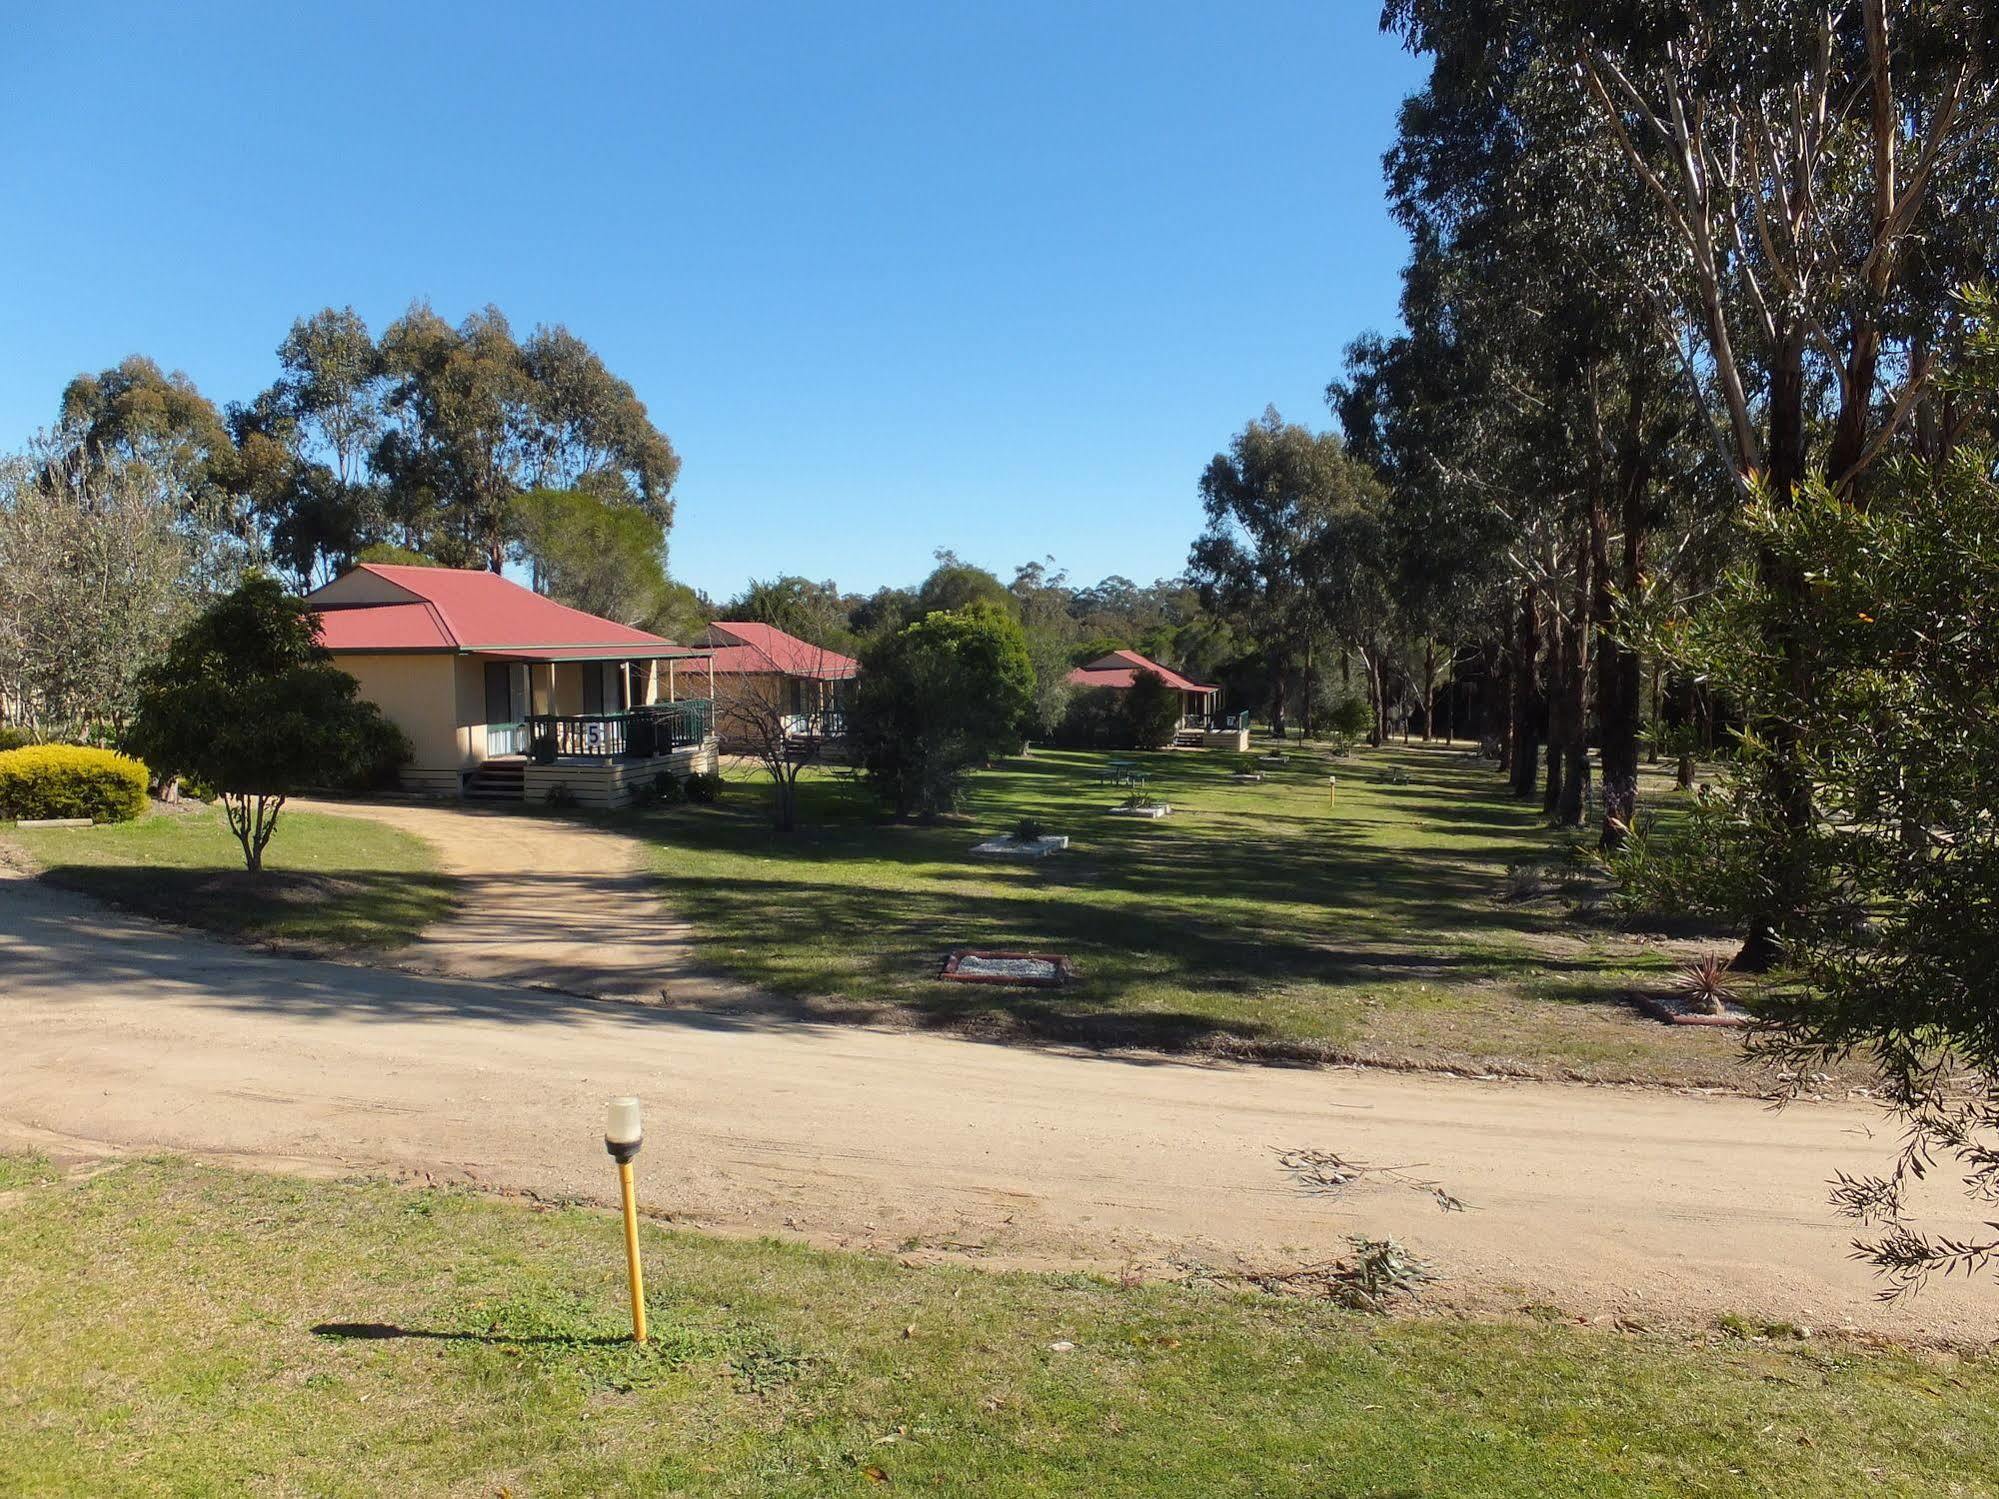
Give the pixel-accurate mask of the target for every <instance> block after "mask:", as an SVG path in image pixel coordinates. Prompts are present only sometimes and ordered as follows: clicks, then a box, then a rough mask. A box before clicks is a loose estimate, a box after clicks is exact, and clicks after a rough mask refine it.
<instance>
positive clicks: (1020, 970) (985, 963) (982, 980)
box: [940, 948, 1076, 989]
mask: <svg viewBox="0 0 1999 1499" xmlns="http://www.w3.org/2000/svg"><path fill="white" fill-rule="evenodd" d="M940 976H941V977H943V978H947V979H949V980H951V981H952V982H953V983H956V984H1019V985H1024V986H1026V987H1028V988H1030V989H1059V988H1061V987H1062V986H1063V985H1064V984H1066V983H1068V982H1069V981H1070V980H1071V979H1072V978H1074V977H1075V976H1076V965H1075V964H1074V963H1072V962H1070V961H1069V960H1068V959H1067V958H1065V957H1062V956H1061V955H1059V954H1057V953H1036V952H979V951H975V950H973V949H970V948H960V949H958V950H957V951H955V952H953V953H952V954H951V955H950V956H949V957H947V958H946V959H945V960H944V970H943V973H942V974H941V975H940Z"/></svg>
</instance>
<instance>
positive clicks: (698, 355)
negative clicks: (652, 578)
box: [0, 0, 1417, 597]
mask: <svg viewBox="0 0 1999 1499" xmlns="http://www.w3.org/2000/svg"><path fill="white" fill-rule="evenodd" d="M1375 15H1376V7H1375V5H1374V4H1372V3H1368V0H1358V3H1357V0H1313V3H1307V0H1297V3H1290V0H1286V3H1268V4H1258V3H1233V0H1231V3H1222V0H1213V3H1208V4H1204V5H1199V6H1195V5H1174V4H1161V3H1146V4H1139V3H1128V4H1116V5H1112V4H1073V3H1062V4H1052V3H1049V4H1043V3H1030V4H1024V5H1018V6H1007V7H1000V6H987V5H973V4H969V3H966V4H956V3H928V4H907V5H889V4H862V5H834V4H828V3H825V0H801V3H791V4H774V3H758V0H740V3H703V4H698V5H697V4H692V3H680V4H673V5H664V4H662V5H658V6H639V5H634V6H630V7H612V6H593V5H575V6H569V5H561V6H557V5H544V4H519V5H499V4H482V5H478V6H471V5H424V4H410V3H404V4H394V5H388V4H384V5H342V6H337V7H336V6H332V5H328V6H324V7H318V8H315V7H309V6H304V5H300V6H293V5H263V4H257V5H251V4H245V5H241V6H232V7H223V6H214V5H207V6H205V5H201V4H199V3H196V0H189V3H186V4H176V5H148V6H131V7H127V8H118V7H111V6H105V7H98V6H90V7H85V6H54V5H38V6H21V7H18V8H17V9H16V10H15V13H14V14H13V15H12V16H11V17H10V20H9V23H8V28H7V30H8V34H9V43H10V45H9V48H8V51H9V60H10V63H11V66H10V68H9V82H8V87H7V88H6V90H4V91H0V151H4V157H0V160H4V162H5V173H4V180H5V181H6V183H7V187H8V192H7V201H8V209H9V212H8V215H7V220H8V222H7V229H6V232H5V234H4V235H0V446H13V445H15V444H17V443H18V442H19V441H20V440H22V439H23V438H25V437H26V436H27V434H28V433H29V432H30V431H31V430H33V429H34V428H35V427H37V426H40V425H43V424H45V423H46V422H48V420H49V419H50V418H51V416H52V415H53V412H54V406H55V401H56V396H57V393H58V391H59V390H60V388H61V386H62V383H63V382H64V381H65V380H66V379H68V378H69V377H70V376H72V375H74V374H76V373H77V372H78V371H81V370H86V369H89V370H95V369H101V368H103V367H105V366H107V365H109V364H112V363H115V362H116V361H117V360H118V359H119V358H121V357H123V356H124V355H126V354H128V353H133V352H139V353H145V354H149V355H151V356H152V357H154V358H155V359H157V360H158V361H159V362H160V363H161V364H162V365H165V366H167V367H169V368H178V369H183V370H185V371H187V372H188V373H189V374H190V375H192V376H193V377H194V379H195V380H196V382H197V383H198V384H199V385H200V386H201V388H202V390H203V391H205V392H206V393H207V394H208V395H209V396H211V397H212V398H214V399H215V400H217V401H218V402H224V401H230V400H243V399H247V398H248V397H250V396H251V395H253V394H254V393H255V392H256V391H257V390H258V389H260V388H261V387H262V386H264V385H265V384H267V383H268V382H269V381H270V379H271V378H272V376H273V375H274V373H275V361H274V358H273V350H274V349H275V348H276V346H277V344H278V341H279V340H280V339H281V338H282V337H283V335H284V333H285V330H286V328H287V327H288V326H289V325H290V323H291V320H292V319H293V318H294V317H296V316H298V315H300V314H303V313H307V312H310V311H313V310H314V309H317V308H319V307H322V306H325V305H328V304H332V305H343V304H348V303H351V304H352V305H354V306H355V307H356V308H358V309H359V310H360V311H361V312H362V314H363V315H364V316H365V317H367V319H368V320H369V322H370V324H371V325H372V326H374V327H375V328H377V329H378V330H379V329H380V327H381V326H382V325H383V324H384V323H386V322H387V321H389V320H390V319H391V318H393V317H394V316H396V315H397V314H398V313H399V312H401V311H402V309H403V308H404V307H405V306H407V305H408V303H409V302H410V301H411V299H412V298H416V297H427V298H429V299H430V301H431V302H432V303H433V305H435V306H436V308H437V310H438V311H439V312H441V313H443V314H444V315H445V316H447V317H449V318H451V319H453V320H454V321H456V320H457V319H458V318H460V317H462V316H464V315H465V314H466V313H467V312H468V311H470V310H472V309H473V308H475V307H478V306H481V305H483V304H484V303H486V302H489V301H490V302H493V303H496V304H498V306H499V307H500V308H501V309H502V310H503V311H504V312H505V313H506V314H507V315H508V317H509V318H510V319H511V320H512V321H513V323H514V325H515V328H516V331H517V332H518V333H520V334H523V335H524V334H525V333H526V332H527V331H528V329H529V328H531V327H532V326H533V325H534V324H536V323H538V322H562V323H566V324H568V325H569V327H570V328H571V329H573V330H574V331H575V332H576V333H578V334H579V335H581V336H582V337H583V338H585V339H587V340H588V341H589V342H590V343H591V344H593V345H594V346H595V347H596V348H597V349H598V350H599V351H600V352H601V353H602V354H603V356H604V357H605V359H606V361H607V362H608V363H609V364H610V366H611V368H612V369H613V370H615V371H616V372H617V373H619V374H620V375H622V376H624V377H625V378H626V379H628V380H630V381H631V382H632V384H633V385H634V386H635V387H636V388H637V389H638V392H639V394H640V396H641V398H642V399H643V400H644V401H645V402H646V403H647V405H648V406H649V407H650V408H651V411H652V414H653V417H654V419H655V421H657V423H658V424H659V425H660V427H661V428H662V429H663V430H665V431H666V432H667V434H668V435H669V436H670V437H671V438H672V439H673V441H674V444H675V445H676V446H677V447H678V448H679V450H680V453H681V456H682V459H683V464H684V467H683V469H682V474H681V481H680V484H679V486H678V488H677V491H676V493H677V497H678V501H679V517H678V521H677V523H676V525H675V526H674V529H673V533H672V539H671V557H672V565H673V570H674V571H675V573H676V574H677V575H679V576H681V577H683V578H685V579H686V580H687V581H689V582H691V583H693V584H694V585H695V586H697V587H700V588H704V589H706V590H708V591H709V592H711V593H713V594H715V595H717V596H718V597H722V596H726V595H728V594H730V593H732V592H734V591H736V590H737V589H738V588H740V587H741V585H742V583H743V581H744V579H745V578H746V577H748V576H749V575H751V574H756V575H759V576H772V575H776V574H779V573H785V572H797V573H804V574H806V575H808V576H811V577H814V578H821V577H832V578H835V579H837V580H838V581H839V582H840V583H841V584H842V585H843V586H846V587H851V588H858V589H871V588H873V587H875V586H877V585H879V584H881V583H885V582H909V581H914V580H915V579H917V578H919V577H921V576H922V575H923V574H924V573H925V572H926V571H928V569H929V567H930V557H931V553H932V551H933V549H935V548H938V547H950V548H953V549H955V550H957V551H958V552H959V553H960V554H961V555H963V556H965V557H966V558H968V559H970V560H973V561H976V562H980V563H983V564H985V565H987V566H990V567H993V568H994V569H996V570H999V571H1002V572H1003V573H1004V572H1005V571H1006V570H1007V569H1009V568H1011V567H1012V566H1013V565H1014V564H1016V563H1019V562H1022V561H1026V560H1029V559H1032V558H1036V557H1040V556H1042V555H1044V554H1048V553H1053V554H1054V556H1055V557H1056V558H1057V560H1058V561H1059V562H1060V563H1061V564H1063V565H1064V566H1066V567H1068V568H1069V569H1070V571H1071V572H1072V574H1074V575H1075V576H1076V577H1077V578H1078V579H1080V580H1084V581H1094V580H1095V579H1096V578H1098V577H1101V576H1103V575H1104V574H1106V573H1110V572H1120V573H1124V574H1126V575H1128V576H1131V577H1134V578H1136V579H1138V580H1140V581H1141V582H1143V581H1149V580H1150V579H1152V578H1154V577H1156V576H1163V575H1171V574H1174V573H1177V572H1178V571H1179V570H1180V569H1181V567H1182V566H1183V564H1184V561H1185V557H1186V550H1187V545H1188V543H1189V542H1190V541H1191V540H1192V538H1193V536H1194V534H1195V533H1196V532H1197V531H1198V529H1199V526H1200V507H1199V502H1198V499H1197V496H1196V493H1195V482H1196V479H1197V477H1198V475H1199V473H1200V470H1201V467H1202V465H1203V464H1204V463H1205V461H1206V460H1207V458H1208V457H1209V456H1210V455H1211V454H1212V453H1214V452H1215V451H1216V450H1217V449H1218V448H1219V447H1221V446H1222V445H1223V444H1224V443H1225V442H1226V441H1227V439H1228V437H1229V435H1230V434H1231V433H1232V432H1233V431H1235V430H1236V429H1238V428H1239V427H1240V426H1241V425H1242V424H1243V423H1244V422H1245V421H1247V420H1248V419H1250V418H1252V417H1254V416H1256V415H1257V414H1258V413H1260V412H1261V411H1262V410H1263V407H1264V406H1265V404H1266V403H1274V404H1275V405H1276V406H1277V407H1278V408H1279V410H1281V411H1282V412H1284V413H1285V414H1286V415H1287V416H1289V417H1292V418H1294V419H1298V420H1306V421H1310V422H1312V423H1314V424H1315V425H1317V424H1323V423H1324V422H1326V421H1327V420H1328V417H1327V413H1326V411H1325V408H1324V405H1323V402H1322V397H1321V392H1322V390H1323V387H1324V385H1325V382H1326V380H1327V379H1328V378H1329V377H1330V376H1332V375H1333V374H1334V373H1336V371H1337V367H1338V363H1339V358H1340V352H1341V350H1342V348H1343V347H1344V346H1345V344H1346V342H1347V341H1348V340H1349V339H1350V338H1351V337H1353V335H1354V334H1356V333H1358V332H1360V331H1361V330H1362V329H1365V328H1368V327H1386V326H1389V325H1391V324H1392V322H1393V320H1394V315H1395V291H1396V283H1395V273H1396V269H1397V267H1398V266H1399V264H1400V263H1401V259H1402V254H1403V245H1402V241H1401V237H1400V235H1399V234H1398V232H1397V231H1396V230H1395V228H1394V226H1393V225H1392V224H1391V223H1390V222H1389V220H1388V218H1387V216H1386V213H1385V211H1384V209H1383V203H1382V191H1381V180H1380V156H1381V152H1382V150H1383V149H1384V148H1385V147H1386V145H1387V144H1388V141H1389V138H1390V135H1391V133H1392V130H1393V127H1394V118H1395V108H1396V104H1397V102H1398V101H1399V99H1400V98H1401V96H1402V95H1403V93H1405V92H1406V91H1407V90H1408V89H1409V88H1411V87H1412V86H1414V84H1415V82H1416V77H1417V73H1416V68H1415V66H1414V64H1413V63H1412V62H1411V61H1410V60H1409V59H1408V58H1406V57H1405V56H1403V55H1402V54H1401V53H1400V52H1399V51H1398V50H1397V49H1396V48H1395V47H1394V46H1393V45H1392V44H1391V43H1390V42H1389V41H1388V40H1386V39H1384V38H1382V37H1381V36H1379V35H1377V33H1376V31H1375V28H1374V18H1375Z"/></svg>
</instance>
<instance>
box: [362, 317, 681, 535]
mask: <svg viewBox="0 0 1999 1499" xmlns="http://www.w3.org/2000/svg"><path fill="white" fill-rule="evenodd" d="M380 350H381V360H382V369H383V373H384V375H385V376H386V377H387V381H388V384H387V389H386V393H385V396H384V410H385V413H386V415H387V418H388V420H387V422H386V423H385V426H384V430H383V432H382V435H381V438H380V439H379V441H378V442H377V443H376V445H375V450H374V456H373V463H374V467H375V469H376V471H377V472H378V473H379V474H380V475H381V477H382V479H383V480H384V482H385V483H386V485H387V488H388V494H387V496H386V497H385V498H386V504H387V511H388V516H389V519H390V521H391V523H392V525H393V526H394V527H395V528H396V529H398V530H399V531H400V532H401V533H402V535H401V537H400V539H401V540H402V541H403V544H405V545H408V546H412V547H415V548H416V549H417V550H419V551H424V552H427V553H429V554H431V555H433V556H438V557H441V558H445V559H447V560H452V561H469V560H481V561H483V562H484V563H485V564H486V565H487V566H488V567H490V568H492V569H493V570H494V571H498V570H499V568H500V566H501V565H502V563H503V562H504V561H505V560H506V555H507V547H508V543H509V542H511V541H512V540H514V539H515V524H516V521H515V513H514V506H515V502H516V500H517V499H518V498H519V497H520V496H521V495H523V494H525V493H527V492H528V491H529V490H532V489H536V488H541V487H554V488H560V489H580V490H586V491H588V492H590V493H592V494H595V495H597V496H598V497H599V498H601V499H604V500H606V501H607V502H610V503H613V504H623V505H629V506H632V507H634V508H636V509H639V510H641V511H643V512H644V513H645V514H646V515H648V516H649V517H650V518H651V519H652V520H653V521H655V522H656V523H657V524H658V525H660V526H661V527H662V528H664V527H666V526H669V525H670V524H671V523H672V519H673V503H672V499H671V491H672V487H673V482H674V479H675V477H676V476H677V474H678V473H679V468H680V464H679V459H678V457H677V456H676V455H675V454H674V451H673V446H672V444H671V443H670V442H669V441H668V440H667V438H666V436H665V434H663V433H662V432H660V431H659V430H658V428H657V427H655V426H654V425H653V423H652V420H651V418H650V416H649V415H648V413H647V411H646V408H645V406H644V404H643V403H642V402H640V401H639V399H638V397H637V395H636V394H635V393H634V392H633V390H632V388H631V386H630V385H629V384H627V383H626V382H624V381H622V380H619V379H616V378H615V377H613V376H612V375H611V374H610V373H609V372H608V371H607V370H606V369H605V368H604V365H603V362H602V361H601V360H600V359H599V358H598V357H597V355H596V354H595V353H593V352H592V351H591V350H590V349H589V347H588V346H587V345H585V344H584V343H583V342H582V341H581V340H580V339H578V338H576V337H575V335H573V334H571V333H569V332H568V330H566V329H564V328H560V327H556V328H540V329H537V330H536V331H535V332H534V333H533V334H532V335H531V336H530V337H529V338H528V340H527V342H526V343H525V344H523V343H519V342H517V341H516V340H515V338H514V334H513V329H512V327H511V326H510V325H509V324H508V322H507V319H506V317H505V315H504V314H502V313H501V312H500V310H499V309H498V308H497V307H491V306H489V307H486V308H484V309H482V310H481V311H479V312H476V313H474V314H472V316H470V317H468V318H466V319H465V321H464V322H462V323H461V324H459V325H458V326H457V327H455V328H454V327H452V326H451V325H450V324H449V323H447V322H446V321H445V320H444V319H443V318H441V317H439V316H438V315H437V314H436V313H435V312H434V311H432V310H431V308H430V307H429V306H428V305H426V304H423V303H418V304H417V305H415V306H413V307H411V308H410V310H409V311H408V312H407V313H405V314H404V315H403V316H402V317H401V318H398V319H397V320H396V321H395V322H394V323H391V324H390V325H389V326H388V328H386V329H385V330H384V331H383V334H382V339H381V345H380Z"/></svg>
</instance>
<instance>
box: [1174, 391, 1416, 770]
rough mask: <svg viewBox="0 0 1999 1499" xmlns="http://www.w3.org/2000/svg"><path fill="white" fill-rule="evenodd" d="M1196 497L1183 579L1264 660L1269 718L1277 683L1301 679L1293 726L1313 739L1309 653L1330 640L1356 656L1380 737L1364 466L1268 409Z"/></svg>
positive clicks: (1376, 545)
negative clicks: (1200, 514)
mask: <svg viewBox="0 0 1999 1499" xmlns="http://www.w3.org/2000/svg"><path fill="white" fill-rule="evenodd" d="M1200 487H1201V501H1202V505H1203V507H1204V509H1205V511H1206V515H1207V526H1206V528H1205V529H1204V530H1203V532H1202V533H1201V535H1200V537H1199V538H1198V539H1197V540H1196V541H1195V542H1194V546H1193V550H1192V552H1191V554H1190V556H1189V560H1188V574H1189V577H1190V578H1191V579H1192V580H1193V581H1194V583H1195V584H1196V585H1197V586H1198V588H1199V590H1200V594H1201V599H1202V602H1203V604H1204V605H1205V606H1206V607H1207V608H1209V609H1211V610H1214V611H1216V612H1218V613H1220V614H1222V615H1223V616H1224V617H1226V618H1228V619H1230V620H1233V621H1237V622H1239V624H1240V626H1241V628H1242V631H1243V633H1245V634H1246V635H1248V636H1249V637H1251V638H1253V639H1254V640H1256V641H1257V642H1258V643H1259V644H1260V646H1261V647H1262V648H1263V649H1264V651H1265V652H1266V653H1267V654H1268V656H1269V657H1270V659H1271V662H1272V664H1273V666H1274V667H1275V668H1276V672H1275V678H1274V693H1275V697H1274V709H1275V714H1274V716H1275V717H1277V718H1279V719H1280V720H1281V718H1282V716H1283V712H1284V707H1285V702H1286V696H1287V694H1286V687H1285V682H1286V676H1287V673H1288V672H1289V671H1291V670H1294V669H1295V670H1299V671H1301V672H1302V675H1303V679H1304V680H1303V691H1302V692H1301V693H1300V698H1301V699H1302V705H1303V712H1302V715H1301V717H1302V721H1303V723H1304V727H1305V731H1306V732H1307V733H1308V734H1309V733H1310V732H1311V731H1312V729H1313V727H1314V723H1313V713H1314V706H1313V698H1314V696H1315V692H1314V687H1315V685H1316V676H1317V670H1318V665H1319V650H1320V647H1321V645H1322V644H1323V642H1325V641H1326V640H1327V639H1328V638H1329V637H1336V638H1338V639H1339V640H1340V641H1342V642H1343V643H1344V644H1346V645H1348V646H1350V647H1351V648H1353V649H1355V650H1357V651H1360V652H1362V653H1363V655H1364V659H1365V661H1366V664H1367V669H1368V674H1369V682H1370V689H1371V691H1370V695H1371V697H1372V699H1373V702H1374V704H1375V708H1376V715H1377V716H1376V723H1375V728H1376V733H1377V735H1378V734H1379V733H1380V732H1381V730H1382V723H1381V718H1380V712H1381V707H1382V682H1381V670H1382V663H1383V652H1382V649H1381V644H1382V641H1381V635H1382V626H1383V615H1384V614H1385V611H1386V607H1387V605H1386V600H1385V599H1383V598H1382V597H1381V596H1380V595H1379V594H1378V593H1377V592H1376V591H1375V589H1374V587H1373V584H1374V581H1375V579H1376V578H1377V577H1378V566H1377V561H1378V557H1379V551H1380V542H1379V509H1380V504H1381V488H1380V485H1379V483H1378V482H1377V481H1376V479H1375V477H1374V475H1373V474H1372V472H1371V471H1370V470H1369V469H1368V467H1367V465H1366V464H1364V463H1363V462H1361V461H1360V460H1359V459H1358V458H1356V457H1354V456H1353V455H1351V454H1350V453H1348V452H1347V451H1346V447H1345V444H1344V443H1342V442H1341V440H1340V437H1339V435H1338V434H1337V433H1333V432H1313V431H1311V430H1310V429H1309V428H1306V427H1303V426H1299V425H1297V424H1295V423H1287V422H1285V421H1284V420H1283V419H1282V418H1281V417H1280V416H1279V415H1278V414H1277V412H1276V410H1275V409H1266V410H1265V412H1264V414H1263V416H1262V417H1261V418H1260V419H1259V420H1257V421H1253V422H1251V423H1250V424H1249V425H1248V426H1246V427H1244V428H1243V429H1242V431H1241V432H1239V433H1237V434H1236V436H1235V439H1234V440H1233V441H1232V442H1231V443H1230V445H1229V450H1228V452H1226V453H1217V454H1216V455H1215V456H1214V458H1213V459H1212V460H1210V462H1209V464H1208V467H1207V470H1206V471H1205V472H1204V473H1203V474H1202V476H1201V486H1200Z"/></svg>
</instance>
